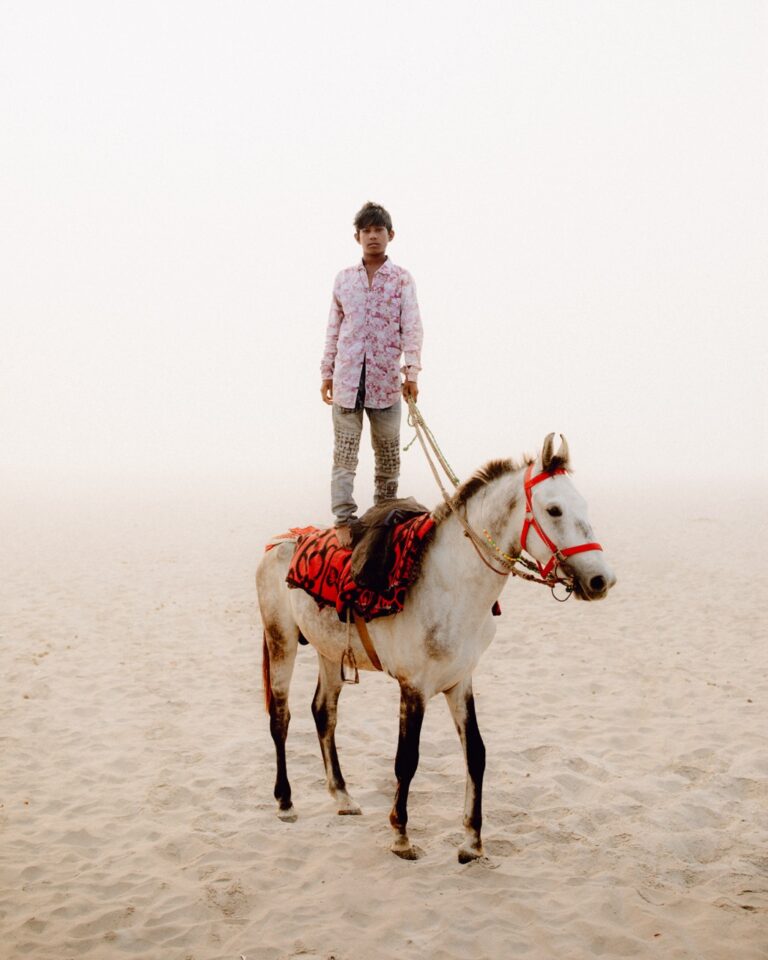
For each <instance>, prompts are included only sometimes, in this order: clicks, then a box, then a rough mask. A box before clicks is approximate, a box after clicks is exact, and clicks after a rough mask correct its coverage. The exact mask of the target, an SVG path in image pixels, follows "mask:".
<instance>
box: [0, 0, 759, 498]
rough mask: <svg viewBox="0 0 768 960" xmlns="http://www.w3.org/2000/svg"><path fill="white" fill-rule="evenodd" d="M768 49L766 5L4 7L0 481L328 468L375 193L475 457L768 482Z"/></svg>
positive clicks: (441, 381)
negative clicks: (329, 325) (342, 293)
mask: <svg viewBox="0 0 768 960" xmlns="http://www.w3.org/2000/svg"><path fill="white" fill-rule="evenodd" d="M766 49H768V4H767V3H766V2H765V0H762V2H750V0H735V2H734V0H723V2H707V0H691V2H675V0H660V2H650V0H642V2H641V0H635V2H622V0H606V2H597V0H584V2H579V0H562V2H546V0H530V2H514V0H504V2H483V0H480V2H475V3H472V4H470V3H467V2H465V3H460V4H459V3H453V2H443V3H441V4H437V3H426V2H419V0H408V2H399V0H394V2H387V3H379V4H363V3H359V2H345V0H342V2H338V0H330V2H327V3H318V2H274V0H273V2H269V3H262V2H238V3H235V2H215V3H214V2H208V3H203V2H195V0H192V2H190V0H185V2H183V3H182V2H161V0H153V2H151V3H150V2H143V0H125V2H120V0H116V2H110V0H98V2H90V3H87V2H70V3H59V2H35V0H18V2H3V3H2V4H0V96H1V101H0V102H1V112H0V136H1V137H2V150H1V151H0V166H1V179H0V201H1V211H0V218H1V220H2V230H1V231H0V308H1V317H2V328H3V337H2V350H1V351H0V383H1V384H2V388H1V389H2V396H1V399H0V421H1V422H2V436H3V441H2V446H3V454H2V460H3V468H2V476H3V477H5V478H7V479H10V480H12V481H14V482H26V481H27V479H28V480H29V481H30V482H32V481H33V480H34V481H36V482H37V481H40V480H43V481H45V482H47V480H48V478H56V477H59V476H70V477H75V478H79V480H82V481H83V482H86V481H88V480H90V479H93V478H95V479H98V478H102V477H110V476H112V475H119V476H123V477H127V478H131V477H134V476H135V477H140V476H158V477H165V478H166V479H167V478H168V477H174V476H184V475H190V476H197V475H214V476H218V477H220V478H223V479H226V478H227V477H228V476H235V475H237V476H239V477H249V476H252V477H253V482H254V486H255V487H256V486H257V487H258V488H259V489H261V490H264V491H269V490H271V489H273V488H274V489H276V490H285V489H289V488H290V489H293V487H294V486H295V485H297V484H299V485H304V486H305V487H306V488H308V489H310V488H311V489H313V490H318V489H319V490H320V491H321V492H322V491H325V489H326V487H327V479H328V472H329V464H330V456H331V429H330V412H329V410H328V408H327V407H325V406H324V405H323V404H322V403H321V402H320V398H319V370H318V365H319V360H320V354H321V350H322V343H323V336H324V330H325V323H326V319H327V312H328V306H329V302H330V293H331V285H332V281H333V277H334V275H335V273H336V272H337V271H338V270H339V269H340V268H341V267H343V266H346V265H348V264H350V263H352V262H353V261H354V260H355V259H356V258H357V256H358V252H357V251H358V248H357V245H356V244H355V242H354V240H353V236H352V226H351V221H352V217H353V215H354V213H355V211H356V210H357V209H358V208H359V207H360V205H361V204H362V203H363V202H364V201H366V200H376V201H378V202H380V203H383V204H384V205H385V206H387V207H388V208H389V209H390V211H391V213H392V215H393V218H394V221H395V230H396V233H397V236H396V238H395V240H394V242H393V244H392V246H391V247H390V254H391V256H392V259H393V260H394V261H395V262H397V263H401V264H402V265H404V266H406V267H407V268H408V269H410V270H411V272H412V273H413V274H414V276H415V278H416V282H417V286H418V291H419V299H420V303H421V307H422V314H423V319H424V326H425V345H424V353H423V361H424V372H423V375H422V380H421V388H422V396H421V401H420V405H421V408H422V411H423V413H424V415H425V416H426V418H427V420H428V422H430V424H431V425H432V426H433V428H434V429H435V431H436V433H437V434H438V436H439V439H440V440H441V442H442V443H443V445H444V447H445V449H446V452H447V454H448V456H449V459H451V460H452V461H453V462H454V466H455V467H456V468H457V470H458V471H459V472H460V473H461V474H462V475H464V474H466V473H468V472H469V471H470V470H471V469H473V468H474V467H476V466H478V465H479V464H480V463H481V462H483V461H484V460H486V459H488V458H489V457H491V456H500V455H503V456H506V455H518V454H520V453H522V452H523V451H526V450H534V449H536V448H537V447H538V446H539V445H540V444H541V441H542V438H543V436H544V434H545V433H546V432H548V431H550V430H555V431H561V432H563V433H565V434H566V435H567V436H568V439H569V441H570V444H571V449H572V452H573V454H574V458H575V460H576V464H577V466H578V467H579V468H580V472H582V473H585V474H588V475H591V476H600V477H606V478H618V477H629V476H632V477H635V478H640V479H642V480H643V481H646V480H648V481H650V480H652V479H653V478H657V479H663V480H664V482H667V481H668V480H669V479H672V480H674V481H675V482H677V481H679V480H680V479H681V478H683V477H686V476H689V475H693V474H698V475H699V476H701V477H703V479H707V478H708V477H713V478H718V477H719V478H722V477H725V476H727V475H729V474H733V475H735V476H739V477H741V476H742V472H743V471H746V472H747V473H758V474H760V475H762V476H765V474H766V473H768V460H767V459H766V452H765V451H766V447H767V444H766V440H768V437H767V436H766V432H767V431H766V387H765V381H766V375H767V370H766V353H767V351H766V340H767V338H766V333H765V323H766V316H768V310H767V308H768V288H767V284H766V264H768V227H767V226H766V225H767V224H768V183H767V180H766V171H767V170H768V109H767V104H768V68H767V67H766V63H768V58H766ZM408 435H409V434H408V431H407V430H405V429H404V432H403V438H404V441H405V440H406V439H407V438H408ZM364 444H367V440H364ZM417 458H418V454H417V452H416V451H415V450H414V451H413V452H412V453H411V454H409V455H408V462H407V466H406V477H410V476H414V477H416V476H418V478H419V480H418V482H417V483H416V486H417V487H419V491H420V490H421V489H422V486H420V485H421V484H422V481H423V489H425V490H429V489H431V487H430V484H431V482H432V481H431V478H429V476H428V474H427V473H426V468H425V467H424V465H423V464H422V463H421V462H420V461H419V460H418V459H417ZM363 469H365V470H367V469H368V468H367V467H364V468H363ZM403 492H404V493H407V492H410V490H404V491H403ZM324 495H325V494H324V493H323V496H324ZM435 499H436V497H435V496H434V495H430V502H433V501H434V500H435Z"/></svg>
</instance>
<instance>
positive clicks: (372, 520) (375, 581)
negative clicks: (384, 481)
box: [350, 497, 429, 593]
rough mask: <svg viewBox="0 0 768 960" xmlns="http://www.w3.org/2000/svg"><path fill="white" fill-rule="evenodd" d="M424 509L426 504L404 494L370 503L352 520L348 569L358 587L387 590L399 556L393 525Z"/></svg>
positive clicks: (381, 591) (422, 512)
mask: <svg viewBox="0 0 768 960" xmlns="http://www.w3.org/2000/svg"><path fill="white" fill-rule="evenodd" d="M426 513H429V511H428V510H427V508H426V507H424V506H422V504H420V503H418V502H417V501H416V500H414V498H413V497H406V498H403V499H401V500H387V501H386V502H384V503H380V504H378V505H377V506H374V507H371V509H370V510H368V511H366V512H365V513H364V514H363V516H362V517H361V518H360V519H359V520H356V521H355V522H354V523H353V524H352V561H351V568H350V572H351V574H352V579H353V580H354V581H355V583H356V584H357V586H358V587H360V588H362V589H364V590H373V591H374V593H384V592H385V591H386V589H387V587H388V586H389V583H390V579H391V574H392V570H393V568H394V566H395V564H396V562H397V559H398V558H397V550H396V546H395V536H394V534H395V528H396V527H397V526H398V524H402V523H405V522H406V521H408V520H412V519H413V518H414V517H418V516H423V515H424V514H426Z"/></svg>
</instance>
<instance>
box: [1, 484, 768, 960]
mask: <svg viewBox="0 0 768 960" xmlns="http://www.w3.org/2000/svg"><path fill="white" fill-rule="evenodd" d="M590 500H591V501H592V503H591V507H592V515H593V518H594V519H595V521H596V528H597V532H598V535H599V537H600V539H601V540H602V541H603V542H604V544H605V545H606V548H607V549H609V551H610V555H611V559H612V561H613V564H614V566H615V568H616V571H617V574H618V576H619V584H618V585H617V587H616V588H615V590H614V592H613V594H612V595H611V596H610V598H609V599H608V600H606V601H605V602H603V603H601V604H583V603H577V602H569V603H567V604H564V605H560V604H557V603H555V602H554V601H553V600H552V599H551V598H550V597H549V596H548V595H547V593H546V592H545V591H544V590H542V589H541V588H539V587H535V586H531V585H528V584H523V583H519V582H518V583H512V584H510V585H509V586H508V587H507V589H506V590H505V593H504V596H503V598H502V600H503V607H504V615H503V617H502V619H501V620H500V622H499V632H498V635H497V637H496V640H495V641H494V644H493V645H492V647H491V648H490V650H489V652H488V653H487V654H486V656H485V659H484V660H483V661H482V662H481V665H480V667H479V669H478V670H477V672H476V675H475V691H476V698H477V710H478V716H479V721H480V726H481V729H482V732H483V735H484V737H485V741H486V746H487V750H488V769H487V773H486V780H485V824H484V837H485V844H486V852H487V860H485V861H481V862H478V863H475V864H471V865H469V866H461V865H459V863H458V861H457V859H456V847H457V845H458V843H459V842H460V840H461V837H462V828H461V808H462V798H463V786H464V768H463V760H462V758H461V754H460V749H459V745H458V741H457V738H456V736H455V732H454V730H453V728H452V725H451V722H450V719H449V715H448V711H447V709H446V706H445V704H444V703H443V702H442V699H435V700H434V701H433V702H432V703H431V704H430V708H429V710H428V712H427V717H426V720H425V725H424V732H423V738H422V749H421V764H420V767H419V771H418V774H417V776H416V779H415V781H414V785H413V789H412V792H411V803H410V817H411V821H410V828H411V829H410V832H411V836H412V838H413V840H414V841H415V842H416V843H417V844H418V845H419V846H420V847H421V848H422V849H423V851H424V855H423V857H422V859H421V860H419V861H418V862H415V863H409V862H403V861H401V860H399V859H397V858H396V857H394V856H393V855H392V854H391V853H390V852H389V850H388V846H389V842H390V830H389V826H388V823H387V813H388V811H389V808H390V805H391V800H392V791H393V769H392V767H393V758H394V750H395V742H396V725H397V699H398V692H397V688H396V685H395V684H394V682H393V681H391V680H389V679H388V678H385V677H382V676H371V675H366V676H364V678H363V683H362V685H361V686H360V687H358V688H354V689H348V690H345V691H344V694H343V697H342V703H341V717H340V724H339V731H338V741H339V748H340V756H341V761H342V766H343V768H344V772H345V775H346V778H347V781H348V784H349V786H350V791H351V792H352V794H353V796H354V797H355V798H356V799H357V800H358V802H359V803H360V804H361V805H362V807H363V816H362V817H354V818H352V817H338V816H336V815H335V813H334V808H333V805H332V802H331V800H330V798H329V796H328V795H327V792H326V789H325V784H324V778H323V770H322V764H321V760H320V756H319V750H318V747H317V742H316V737H315V732H314V726H313V724H312V718H311V714H310V711H309V702H310V698H311V695H312V692H313V689H314V683H315V661H314V654H313V652H312V651H311V649H307V648H302V649H301V650H300V655H299V659H298V665H297V669H296V674H295V679H294V686H293V691H292V693H293V697H292V709H293V722H292V727H291V732H290V737H289V741H288V747H289V773H290V775H291V780H292V785H293V792H294V800H295V803H296V806H297V810H298V813H299V819H298V821H297V822H296V823H293V824H287V823H282V822H280V821H279V820H278V819H277V818H276V816H275V811H274V803H273V799H272V786H273V780H274V754H273V748H272V742H271V740H270V737H269V732H268V726H267V722H266V716H265V714H264V713H263V708H262V700H261V688H260V655H261V636H260V629H259V622H258V613H257V608H256V605H255V596H254V590H253V571H254V568H255V564H256V562H257V559H258V557H259V554H260V551H261V545H262V543H263V541H264V540H265V539H266V538H267V537H268V536H269V535H270V534H272V533H275V532H279V530H280V529H282V527H283V525H284V522H285V519H286V517H285V515H284V513H279V514H278V515H275V516H265V515H264V513H263V512H262V511H261V510H260V508H259V507H258V506H257V504H256V503H255V502H254V501H253V499H252V498H249V497H248V495H247V494H246V493H243V492H242V491H240V492H237V493H236V494H232V493H228V494H227V495H224V494H222V493H214V494H211V495H208V494H204V493H201V492H199V491H198V492H197V493H195V492H187V493H186V494H184V495H180V494H179V493H173V494H169V495H167V496H166V495H162V496H161V495H160V494H158V495H150V494H143V495H141V496H139V495H138V494H137V495H136V496H134V497H125V496H117V495H115V496H111V495H108V494H105V493H102V494H92V495H89V496H85V495H84V494H83V496H82V497H81V498H80V499H79V500H78V499H77V498H75V497H72V496H69V495H68V496H66V497H64V496H62V498H60V499H59V501H58V502H52V501H50V499H49V500H48V501H45V500H40V499H37V498H36V497H35V496H34V495H32V494H30V495H28V496H26V497H24V498H16V499H15V500H11V499H6V501H5V502H4V503H3V504H2V506H1V507H0V534H1V535H2V539H1V543H2V546H1V549H2V565H3V576H2V578H1V580H0V592H1V601H2V603H1V606H0V611H1V613H2V624H1V627H0V632H1V636H0V643H1V648H0V656H1V657H2V660H1V665H2V673H1V676H2V693H1V696H0V746H1V748H2V753H1V759H0V842H1V846H0V957H2V960H9V958H14V960H15V958H29V960H69V958H72V960H77V958H80V957H90V958H93V960H117V958H125V957H137V958H142V960H155V958H157V960H240V958H243V957H244V958H246V960H282V958H286V960H287V958H296V960H299V958H301V960H320V958H322V960H329V958H335V960H358V958H363V960H379V958H398V960H412V958H424V957H427V958H435V960H458V958H477V960H485V958H489V960H490V958H507V957H515V958H517V957H530V958H536V960H539V958H541V960H549V958H557V960H571V958H572V960H580V958H591V957H606V958H619V957H640V958H645V957H649V958H650V957H654V958H655V957H658V958H664V960H682V958H691V960H694V958H695V960H725V958H735V957H738V958H739V960H757V958H766V957H768V738H767V737H766V705H767V704H768V670H767V669H766V668H768V649H767V648H766V644H765V643H764V624H765V620H766V593H765V590H764V587H765V578H764V567H765V560H764V549H765V548H764V544H765V543H766V539H767V538H766V534H767V533H768V531H767V530H766V522H765V517H766V506H767V505H768V504H766V501H765V499H764V498H763V499H760V498H759V497H756V498H747V497H746V496H744V497H743V498H742V500H741V501H739V500H738V499H735V498H734V492H733V491H732V490H726V489H721V490H716V491H715V490H713V491H710V493H709V495H707V496H704V497H703V498H700V501H697V502H696V504H695V505H694V503H693V502H692V501H690V500H689V499H688V498H682V496H680V497H679V498H678V500H677V501H675V500H674V499H670V498H669V496H667V497H666V498H662V497H653V496H652V495H651V494H649V493H647V492H646V494H645V496H644V497H640V496H639V495H638V494H637V491H635V492H634V493H633V495H632V496H631V497H630V496H626V495H622V496H619V495H617V494H615V493H613V494H611V493H610V492H608V493H607V494H606V496H605V497H604V498H603V499H602V501H601V502H600V503H599V504H598V503H596V502H595V499H594V497H590ZM290 519H291V520H292V521H293V522H295V523H305V522H313V521H314V520H316V517H314V516H312V517H306V516H302V515H299V514H298V513H297V514H296V515H295V516H292V517H291V518H290Z"/></svg>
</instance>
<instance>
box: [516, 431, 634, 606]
mask: <svg viewBox="0 0 768 960" xmlns="http://www.w3.org/2000/svg"><path fill="white" fill-rule="evenodd" d="M554 436H555V435H554V434H553V433H550V434H549V435H548V436H547V437H546V439H545V440H544V446H543V448H542V451H541V455H540V456H539V457H538V459H537V460H536V462H535V463H534V464H532V465H531V466H530V467H529V469H528V471H527V472H526V481H525V492H526V500H527V511H526V512H527V516H526V520H525V525H524V528H523V536H522V538H521V545H522V547H523V548H524V549H525V550H526V551H527V552H528V553H529V554H530V555H531V556H532V557H533V558H534V559H535V560H536V561H537V562H538V563H539V564H540V566H541V567H542V568H543V571H547V572H549V571H550V570H551V571H553V572H556V571H560V572H561V573H562V574H564V575H565V577H566V578H568V579H570V580H572V582H573V592H574V593H575V595H576V596H577V597H578V598H579V599H581V600H602V598H603V597H605V596H606V595H607V593H608V591H609V590H610V589H611V587H612V586H613V585H614V584H615V583H616V577H615V575H614V573H613V570H612V569H611V567H610V566H609V564H608V562H607V560H606V559H605V554H604V553H603V551H602V548H601V547H600V545H599V544H597V543H595V537H594V534H593V532H592V527H591V525H590V523H589V520H588V518H587V504H586V501H585V500H584V497H582V495H581V494H580V493H579V491H578V490H577V489H576V487H575V486H574V484H573V481H572V480H571V477H570V474H569V473H568V468H569V465H570V464H569V459H570V457H569V453H568V443H567V441H566V439H565V437H564V436H563V435H562V434H561V435H560V439H561V444H560V447H559V449H558V450H557V452H556V453H555V450H554V443H553V441H554Z"/></svg>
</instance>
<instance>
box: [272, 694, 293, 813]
mask: <svg viewBox="0 0 768 960" xmlns="http://www.w3.org/2000/svg"><path fill="white" fill-rule="evenodd" d="M290 722H291V711H290V710H289V709H288V700H287V698H286V697H284V696H281V695H278V694H275V693H274V691H273V694H272V702H271V703H270V705H269V732H270V733H271V734H272V739H273V740H274V742H275V753H276V754H277V778H276V780H275V800H277V803H278V806H279V807H280V809H281V810H290V809H291V785H290V783H289V782H288V768H287V766H286V762H285V739H286V737H287V736H288V724H289V723H290Z"/></svg>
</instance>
